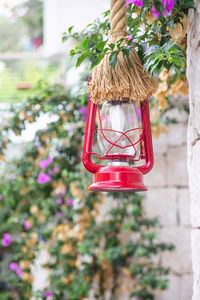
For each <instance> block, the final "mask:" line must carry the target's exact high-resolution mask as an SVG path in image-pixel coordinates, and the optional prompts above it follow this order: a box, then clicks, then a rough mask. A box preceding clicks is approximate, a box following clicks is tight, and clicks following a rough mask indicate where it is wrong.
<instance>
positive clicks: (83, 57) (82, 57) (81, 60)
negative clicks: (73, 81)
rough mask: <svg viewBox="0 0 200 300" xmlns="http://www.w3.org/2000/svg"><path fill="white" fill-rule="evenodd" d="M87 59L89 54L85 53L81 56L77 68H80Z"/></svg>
mask: <svg viewBox="0 0 200 300" xmlns="http://www.w3.org/2000/svg"><path fill="white" fill-rule="evenodd" d="M87 57H88V52H86V53H83V54H82V55H81V56H79V58H78V59H77V62H76V67H79V66H80V65H81V64H82V62H83V61H84V60H85V59H86V58H87Z"/></svg>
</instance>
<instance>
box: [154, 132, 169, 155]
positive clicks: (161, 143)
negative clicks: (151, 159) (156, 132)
mask: <svg viewBox="0 0 200 300" xmlns="http://www.w3.org/2000/svg"><path fill="white" fill-rule="evenodd" d="M153 151H154V153H155V154H157V153H160V154H163V153H167V135H166V134H165V133H162V134H161V135H160V136H159V137H158V138H154V139H153Z"/></svg>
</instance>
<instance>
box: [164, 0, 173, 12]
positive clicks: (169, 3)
mask: <svg viewBox="0 0 200 300" xmlns="http://www.w3.org/2000/svg"><path fill="white" fill-rule="evenodd" d="M162 2H163V4H164V8H165V9H167V10H169V11H172V10H173V7H174V0H162Z"/></svg>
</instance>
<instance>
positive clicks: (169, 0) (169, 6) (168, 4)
mask: <svg viewBox="0 0 200 300" xmlns="http://www.w3.org/2000/svg"><path fill="white" fill-rule="evenodd" d="M162 3H163V4H164V16H169V13H168V12H169V11H171V12H172V10H173V7H174V0H162ZM151 9H152V12H153V16H154V17H155V18H159V17H160V16H161V13H159V12H158V11H157V10H156V8H155V6H152V8H151Z"/></svg>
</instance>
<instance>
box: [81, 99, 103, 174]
mask: <svg viewBox="0 0 200 300" xmlns="http://www.w3.org/2000/svg"><path fill="white" fill-rule="evenodd" d="M96 111H97V104H94V103H93V102H92V99H91V96H90V97H89V104H88V114H87V121H86V129H85V140H84V146H83V156H82V162H83V165H84V167H85V168H86V169H87V170H88V171H89V172H91V173H96V172H97V171H98V170H99V169H101V168H102V167H104V166H102V165H96V164H94V163H93V162H92V145H93V135H94V130H95V120H96Z"/></svg>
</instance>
